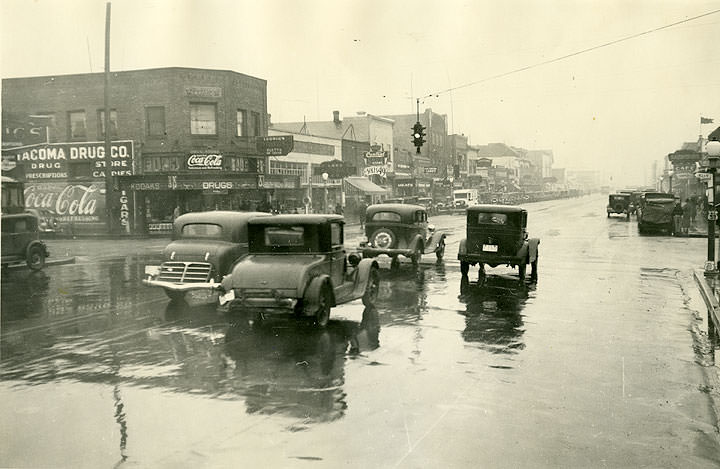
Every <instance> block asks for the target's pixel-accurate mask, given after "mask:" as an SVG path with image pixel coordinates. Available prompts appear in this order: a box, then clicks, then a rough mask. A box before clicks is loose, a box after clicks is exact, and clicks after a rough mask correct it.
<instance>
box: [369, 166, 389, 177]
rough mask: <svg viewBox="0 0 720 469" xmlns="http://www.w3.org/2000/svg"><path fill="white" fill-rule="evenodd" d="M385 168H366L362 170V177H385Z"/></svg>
mask: <svg viewBox="0 0 720 469" xmlns="http://www.w3.org/2000/svg"><path fill="white" fill-rule="evenodd" d="M386 174H387V173H386V170H385V166H367V167H366V168H365V169H363V176H374V175H378V176H382V177H385V175H386Z"/></svg>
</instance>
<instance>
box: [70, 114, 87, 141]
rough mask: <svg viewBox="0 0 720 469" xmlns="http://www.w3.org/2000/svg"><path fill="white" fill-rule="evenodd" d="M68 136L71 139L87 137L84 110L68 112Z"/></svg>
mask: <svg viewBox="0 0 720 469" xmlns="http://www.w3.org/2000/svg"><path fill="white" fill-rule="evenodd" d="M68 136H69V137H70V138H71V139H76V138H87V124H86V122H85V111H70V112H68Z"/></svg>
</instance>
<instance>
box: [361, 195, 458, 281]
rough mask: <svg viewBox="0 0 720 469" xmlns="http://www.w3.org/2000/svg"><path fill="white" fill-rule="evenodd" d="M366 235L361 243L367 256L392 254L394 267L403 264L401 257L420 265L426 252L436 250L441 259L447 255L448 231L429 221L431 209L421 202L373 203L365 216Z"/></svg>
mask: <svg viewBox="0 0 720 469" xmlns="http://www.w3.org/2000/svg"><path fill="white" fill-rule="evenodd" d="M365 235H366V237H367V240H366V241H364V242H362V243H361V244H360V250H361V252H362V255H363V257H377V256H379V255H382V254H384V255H387V256H390V257H391V258H392V261H391V263H390V266H391V267H392V268H395V267H397V266H398V265H399V262H400V260H399V259H398V258H399V256H404V257H407V258H409V259H410V260H411V261H412V263H413V264H414V265H417V264H418V263H419V262H420V258H421V257H422V255H423V254H430V253H435V256H436V257H437V259H442V258H443V256H444V255H445V237H446V236H447V234H445V233H442V232H440V231H435V226H434V225H429V224H428V216H427V210H425V207H423V206H421V205H410V204H377V205H370V206H369V207H368V208H367V210H366V215H365Z"/></svg>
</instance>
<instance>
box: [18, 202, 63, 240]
mask: <svg viewBox="0 0 720 469" xmlns="http://www.w3.org/2000/svg"><path fill="white" fill-rule="evenodd" d="M26 211H27V212H28V213H32V214H33V215H35V216H36V217H37V219H38V229H39V230H40V231H41V232H42V233H45V234H51V233H58V232H60V231H62V229H61V228H60V224H59V223H58V221H57V218H55V215H54V214H53V213H52V212H51V211H49V210H48V209H45V208H29V209H27V210H26Z"/></svg>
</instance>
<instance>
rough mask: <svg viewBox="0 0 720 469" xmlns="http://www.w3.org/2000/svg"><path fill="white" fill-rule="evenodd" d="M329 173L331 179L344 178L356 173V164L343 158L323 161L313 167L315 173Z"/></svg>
mask: <svg viewBox="0 0 720 469" xmlns="http://www.w3.org/2000/svg"><path fill="white" fill-rule="evenodd" d="M323 173H327V175H328V178H329V179H342V178H346V177H348V176H352V175H354V174H355V166H350V165H349V164H347V163H345V162H344V161H341V160H331V161H323V162H322V163H320V164H319V165H318V166H316V167H314V168H313V174H315V175H319V174H323Z"/></svg>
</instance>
